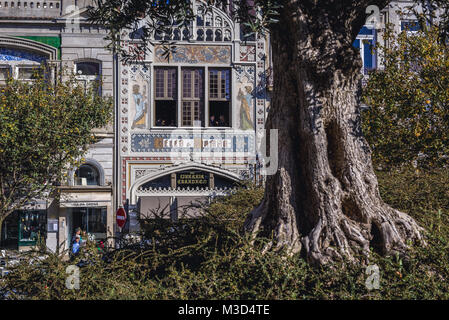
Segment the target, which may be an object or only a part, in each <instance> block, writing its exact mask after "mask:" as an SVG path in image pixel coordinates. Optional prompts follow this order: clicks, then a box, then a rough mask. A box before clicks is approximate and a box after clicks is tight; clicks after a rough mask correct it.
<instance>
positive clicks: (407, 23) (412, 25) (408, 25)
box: [401, 20, 421, 32]
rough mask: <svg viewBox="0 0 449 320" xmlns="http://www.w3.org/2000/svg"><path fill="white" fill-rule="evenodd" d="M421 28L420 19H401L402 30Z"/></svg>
mask: <svg viewBox="0 0 449 320" xmlns="http://www.w3.org/2000/svg"><path fill="white" fill-rule="evenodd" d="M420 29H421V27H420V25H419V22H418V20H404V21H401V31H408V32H417V31H419V30H420Z"/></svg>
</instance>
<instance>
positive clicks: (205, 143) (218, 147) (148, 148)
mask: <svg viewBox="0 0 449 320" xmlns="http://www.w3.org/2000/svg"><path fill="white" fill-rule="evenodd" d="M131 151H132V152H139V153H140V152H200V151H203V152H212V151H216V152H219V151H221V152H254V135H253V134H251V133H248V134H181V135H178V134H174V135H171V134H168V133H155V134H132V135H131Z"/></svg>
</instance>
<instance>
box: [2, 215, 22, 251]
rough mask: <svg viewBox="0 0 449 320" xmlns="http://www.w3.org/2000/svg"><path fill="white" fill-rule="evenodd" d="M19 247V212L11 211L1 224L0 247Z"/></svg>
mask: <svg viewBox="0 0 449 320" xmlns="http://www.w3.org/2000/svg"><path fill="white" fill-rule="evenodd" d="M18 247H19V213H18V212H17V211H15V212H13V213H11V214H10V215H9V216H8V217H7V218H6V219H5V221H3V224H2V234H1V236H0V248H3V249H18Z"/></svg>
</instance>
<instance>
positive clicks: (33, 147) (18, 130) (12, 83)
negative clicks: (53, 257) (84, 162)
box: [0, 74, 112, 222]
mask: <svg viewBox="0 0 449 320" xmlns="http://www.w3.org/2000/svg"><path fill="white" fill-rule="evenodd" d="M60 76H62V74H61V75H57V76H56V78H57V79H59V77H60ZM65 79H66V80H65V81H57V82H56V83H54V82H52V81H50V80H49V79H46V78H45V77H44V76H39V75H38V74H36V76H35V79H34V80H33V81H29V82H23V81H17V80H13V79H8V80H7V82H6V86H4V87H2V88H1V89H0V132H1V133H0V186H1V193H0V222H1V221H3V219H4V218H5V217H6V216H7V215H8V214H9V213H11V212H12V211H14V210H16V209H18V208H20V207H21V206H22V205H23V204H24V203H26V202H28V201H30V200H32V199H35V198H39V197H41V196H43V195H44V193H45V194H48V193H49V192H51V191H52V190H53V188H54V185H55V184H57V183H58V182H60V181H62V179H63V174H64V172H65V171H66V169H67V168H68V167H69V166H71V165H74V164H76V162H77V161H79V160H80V158H81V157H82V155H83V154H84V153H85V152H86V150H87V146H88V145H89V144H92V143H94V142H95V141H96V137H95V136H94V135H93V134H92V129H94V128H101V127H104V126H105V125H107V124H108V123H109V121H110V120H111V119H112V99H111V98H110V97H109V98H103V97H101V96H99V95H98V94H96V92H97V89H96V88H94V87H89V88H87V90H86V88H85V87H83V86H81V85H79V84H78V83H77V82H76V80H75V79H73V77H69V76H65Z"/></svg>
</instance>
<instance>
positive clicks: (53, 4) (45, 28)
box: [0, 0, 416, 251]
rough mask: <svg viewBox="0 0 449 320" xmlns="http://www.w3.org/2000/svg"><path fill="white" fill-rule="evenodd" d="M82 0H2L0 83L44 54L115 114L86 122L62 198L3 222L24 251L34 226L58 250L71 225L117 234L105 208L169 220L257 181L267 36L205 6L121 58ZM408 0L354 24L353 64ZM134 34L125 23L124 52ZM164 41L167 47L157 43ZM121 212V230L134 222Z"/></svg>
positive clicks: (266, 92)
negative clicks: (95, 86)
mask: <svg viewBox="0 0 449 320" xmlns="http://www.w3.org/2000/svg"><path fill="white" fill-rule="evenodd" d="M90 3H91V1H88V0H86V1H82V0H79V1H77V0H59V1H58V0H34V1H23V0H20V1H19V0H0V86H1V84H2V82H4V80H5V78H6V76H7V75H8V74H11V75H12V76H13V77H16V78H17V79H22V80H26V81H29V80H30V79H31V77H30V75H31V72H32V70H33V67H36V66H38V65H39V64H41V63H42V62H47V63H52V64H55V65H58V66H61V67H66V68H69V69H71V70H73V72H74V73H75V74H76V76H77V78H78V80H79V81H81V82H89V81H95V80H98V79H100V78H101V79H102V80H103V84H102V88H101V94H103V95H113V96H114V100H115V121H114V123H113V124H111V125H110V126H109V127H107V128H101V129H97V130H95V134H96V135H97V136H98V137H99V141H98V143H96V144H95V145H92V146H90V148H89V151H88V153H87V155H86V156H85V159H86V160H85V161H84V163H83V164H82V165H81V166H80V167H79V168H73V170H72V171H71V172H69V175H68V176H69V178H68V181H66V183H65V185H63V186H61V187H60V189H61V194H62V197H61V200H60V201H56V200H52V199H44V200H39V199H38V200H36V201H34V202H33V203H30V204H29V205H28V206H26V207H24V208H22V210H20V211H17V212H15V213H14V214H12V215H11V216H10V217H8V219H7V221H5V223H4V227H3V231H2V235H0V240H1V242H2V244H3V245H4V246H5V245H8V246H11V247H13V248H19V249H24V248H28V247H30V246H33V245H35V244H36V240H37V236H38V234H41V235H44V238H45V242H46V245H47V246H48V247H49V248H50V249H51V250H53V251H56V250H63V249H67V248H69V246H70V242H71V239H72V235H73V232H74V229H75V228H76V227H81V228H82V229H83V230H86V231H87V232H88V233H90V234H93V235H94V236H95V237H96V238H97V239H103V238H106V237H111V236H114V235H116V232H117V231H118V230H117V228H116V225H115V212H116V210H117V208H119V207H120V206H123V205H125V203H128V204H130V205H132V206H135V207H136V208H137V210H136V211H139V212H141V213H142V214H144V215H147V216H152V215H154V214H156V213H164V214H165V216H166V217H167V218H171V219H179V218H182V217H185V215H186V214H187V215H190V214H194V213H195V212H194V211H195V210H191V208H190V206H189V204H191V203H192V202H198V201H209V200H210V199H212V198H213V197H215V196H220V195H225V194H227V193H228V192H229V190H231V189H232V188H234V187H235V186H236V184H237V183H239V182H241V181H245V180H250V181H256V182H257V181H259V179H260V176H259V175H258V170H259V168H260V166H261V161H260V160H261V154H260V153H259V151H258V150H260V149H261V148H260V141H261V138H262V137H263V136H264V127H265V121H266V116H267V114H268V111H269V106H270V98H269V96H270V88H271V78H272V67H271V60H272V59H271V50H270V46H269V38H268V36H264V35H254V36H250V37H248V38H246V39H243V37H242V34H243V33H244V32H243V31H242V30H241V27H240V25H239V24H238V23H236V22H235V21H233V19H232V18H231V16H230V13H229V8H226V7H222V8H214V9H213V10H212V11H204V10H203V9H202V6H201V4H202V2H201V1H200V0H195V1H192V5H193V8H194V11H195V14H196V20H195V21H193V22H192V24H191V25H190V26H188V27H187V28H174V29H173V30H172V32H171V34H170V35H165V34H156V35H154V41H153V43H154V45H152V46H151V47H150V50H148V51H147V52H145V53H143V55H142V59H141V60H139V62H138V63H133V64H125V63H122V62H121V61H120V59H119V58H117V57H114V56H113V55H112V54H111V52H109V51H108V50H107V49H105V46H106V44H107V43H106V42H105V40H104V36H105V33H106V32H105V30H103V29H102V28H101V27H96V26H92V25H90V24H88V23H87V22H86V18H87V16H86V6H87V5H89V4H90ZM410 4H411V1H394V2H392V3H391V4H390V5H389V6H388V7H387V8H385V9H383V10H377V11H376V8H374V9H373V11H372V12H373V16H372V17H373V18H372V19H368V20H367V24H366V25H365V26H364V27H363V29H362V30H361V31H360V33H359V35H358V36H357V39H356V41H355V42H354V47H356V48H359V49H360V54H361V57H362V61H363V69H362V72H363V73H364V75H367V74H368V72H369V71H370V70H373V69H375V68H378V67H381V61H379V58H378V53H377V52H376V51H375V50H373V46H374V44H375V43H376V41H380V42H381V41H383V40H382V33H383V29H384V27H385V25H386V24H387V23H392V24H393V25H395V26H396V28H397V29H398V30H399V31H400V30H401V28H402V29H403V28H405V27H406V26H409V25H410V24H411V23H413V21H415V20H416V19H414V17H413V16H412V15H410V14H409V13H408V14H406V15H400V14H399V11H400V10H401V9H402V10H403V11H404V10H405V8H406V6H408V5H410ZM136 34H138V32H137V33H131V32H129V31H126V30H124V31H123V32H122V35H121V37H122V40H123V41H122V44H123V46H124V47H125V49H126V50H132V49H133V47H135V46H136V44H137V43H138V41H139V39H138V36H136ZM163 40H172V41H175V42H176V46H175V47H172V48H170V50H168V49H167V47H166V45H165V44H164V41H163ZM137 229H138V225H137V223H136V220H135V215H133V214H130V219H129V222H128V223H127V226H126V227H125V231H131V232H132V231H136V230H137Z"/></svg>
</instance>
